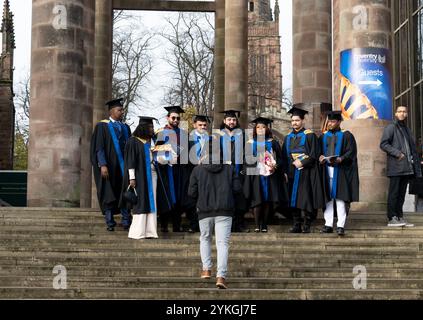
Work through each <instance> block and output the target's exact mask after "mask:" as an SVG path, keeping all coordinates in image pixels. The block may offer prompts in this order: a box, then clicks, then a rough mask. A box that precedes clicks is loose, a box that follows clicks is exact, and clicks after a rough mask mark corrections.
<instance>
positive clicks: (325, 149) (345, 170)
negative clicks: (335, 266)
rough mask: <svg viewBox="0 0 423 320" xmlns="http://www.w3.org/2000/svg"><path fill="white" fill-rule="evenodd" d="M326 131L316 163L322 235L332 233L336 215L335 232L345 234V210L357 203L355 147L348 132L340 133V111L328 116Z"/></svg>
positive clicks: (357, 184)
mask: <svg viewBox="0 0 423 320" xmlns="http://www.w3.org/2000/svg"><path fill="white" fill-rule="evenodd" d="M327 119H328V121H327V124H328V131H327V132H325V133H324V134H323V135H322V136H321V137H320V139H319V140H320V151H321V153H322V155H321V156H320V158H319V162H320V165H321V168H322V178H323V190H324V194H325V202H326V209H325V211H324V218H325V226H324V227H323V229H322V231H321V232H322V233H332V232H333V220H334V216H335V214H336V215H337V217H338V222H337V229H336V232H337V234H338V235H340V236H343V235H344V234H345V222H346V219H347V214H348V212H347V208H348V207H349V205H350V204H351V202H357V201H358V200H359V177H358V165H357V144H356V142H355V138H354V136H353V135H352V133H351V132H349V131H342V130H341V122H342V112H341V111H331V112H329V113H328V114H327Z"/></svg>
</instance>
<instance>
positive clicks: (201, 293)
mask: <svg viewBox="0 0 423 320" xmlns="http://www.w3.org/2000/svg"><path fill="white" fill-rule="evenodd" d="M422 293H423V291H422V290H416V289H414V290H411V289H397V290H384V289H382V290H352V289H336V290H334V289H326V290H324V289H323V290H322V289H315V290H314V289H305V290H304V289H297V290H295V289H288V290H284V289H228V290H219V289H216V288H210V289H209V288H203V289H198V288H196V289H193V288H154V289H149V288H90V289H68V290H54V289H52V288H51V287H39V288H22V287H8V288H6V287H4V288H0V297H3V299H149V300H153V299H154V300H157V299H160V300H218V301H219V300H363V299H364V300H368V299H372V300H393V299H398V300H416V299H421V298H422Z"/></svg>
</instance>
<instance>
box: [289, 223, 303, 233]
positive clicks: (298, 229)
mask: <svg viewBox="0 0 423 320" xmlns="http://www.w3.org/2000/svg"><path fill="white" fill-rule="evenodd" d="M302 232H303V230H302V229H301V224H295V225H294V226H293V227H292V228H291V229H289V233H302Z"/></svg>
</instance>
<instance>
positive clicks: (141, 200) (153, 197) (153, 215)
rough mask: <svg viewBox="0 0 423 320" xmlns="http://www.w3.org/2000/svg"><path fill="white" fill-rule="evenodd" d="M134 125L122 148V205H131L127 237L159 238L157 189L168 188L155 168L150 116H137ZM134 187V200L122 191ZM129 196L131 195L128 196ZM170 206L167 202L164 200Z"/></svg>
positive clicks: (151, 119) (164, 190) (152, 126)
mask: <svg viewBox="0 0 423 320" xmlns="http://www.w3.org/2000/svg"><path fill="white" fill-rule="evenodd" d="M139 118H140V121H139V124H138V127H137V128H136V129H135V131H134V133H133V135H132V137H131V138H129V140H128V143H127V144H126V148H125V174H124V177H123V184H122V193H121V194H122V198H121V206H122V207H123V206H125V207H127V208H128V209H132V214H133V221H132V224H131V227H130V229H129V234H128V237H129V238H132V239H148V238H158V235H157V189H159V190H161V191H162V192H165V193H166V192H167V188H166V186H165V185H164V183H163V181H162V180H161V179H160V175H159V174H158V171H157V162H156V157H155V152H154V148H153V146H152V137H153V136H154V125H153V120H154V121H156V122H157V119H155V118H152V117H146V116H142V117H139ZM130 188H132V189H135V191H136V192H135V195H136V197H137V202H136V203H132V202H130V201H128V199H126V197H125V193H126V192H128V190H129V191H130ZM131 200H132V199H131ZM164 205H167V206H168V208H169V210H170V203H169V202H168V201H165V203H164Z"/></svg>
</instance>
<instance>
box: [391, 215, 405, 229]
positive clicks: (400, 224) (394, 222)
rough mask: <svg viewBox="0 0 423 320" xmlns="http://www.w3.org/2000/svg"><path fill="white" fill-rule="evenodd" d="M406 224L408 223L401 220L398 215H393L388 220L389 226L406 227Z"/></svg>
mask: <svg viewBox="0 0 423 320" xmlns="http://www.w3.org/2000/svg"><path fill="white" fill-rule="evenodd" d="M405 225H406V223H405V222H401V221H399V220H398V218H397V217H393V218H392V219H391V220H389V222H388V227H404V226H405Z"/></svg>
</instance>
